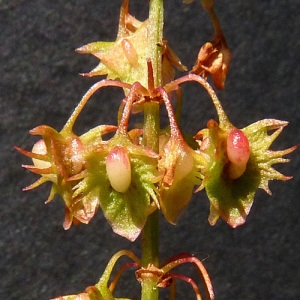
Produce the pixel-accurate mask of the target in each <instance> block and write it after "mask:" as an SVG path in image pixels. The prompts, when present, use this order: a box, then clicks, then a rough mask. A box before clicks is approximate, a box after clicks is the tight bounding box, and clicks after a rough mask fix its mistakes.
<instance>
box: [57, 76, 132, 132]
mask: <svg viewBox="0 0 300 300" xmlns="http://www.w3.org/2000/svg"><path fill="white" fill-rule="evenodd" d="M105 86H115V87H120V88H126V89H130V88H131V85H130V84H127V83H124V82H120V81H115V80H106V79H104V80H101V81H99V82H96V83H95V84H94V85H93V86H91V87H90V89H89V90H88V91H87V92H86V93H85V95H84V96H83V97H82V99H81V100H80V102H79V104H78V105H77V107H76V108H75V110H74V112H73V113H72V115H71V117H70V118H69V120H68V121H67V123H66V125H65V126H64V128H63V129H62V131H72V128H73V126H74V123H75V121H76V119H77V117H78V116H79V114H80V113H81V111H82V109H83V108H84V106H85V105H86V103H87V101H88V100H89V99H90V98H91V96H92V95H93V94H94V93H95V92H96V91H98V90H99V89H100V88H102V87H105Z"/></svg>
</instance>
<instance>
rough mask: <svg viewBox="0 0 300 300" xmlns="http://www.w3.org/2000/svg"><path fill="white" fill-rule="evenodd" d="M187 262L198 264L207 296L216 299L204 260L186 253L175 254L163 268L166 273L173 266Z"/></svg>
mask: <svg viewBox="0 0 300 300" xmlns="http://www.w3.org/2000/svg"><path fill="white" fill-rule="evenodd" d="M185 263H193V264H195V265H196V267H197V268H196V269H197V271H198V273H199V276H200V277H201V279H202V282H203V284H204V287H205V292H206V298H207V299H209V300H214V299H215V295H214V291H213V287H212V284H211V280H210V278H209V275H208V273H207V271H206V269H205V267H204V265H203V264H202V262H201V261H200V260H199V259H198V258H196V257H194V256H191V255H188V254H184V255H180V256H175V257H174V258H173V260H172V261H169V262H167V264H165V265H164V266H163V267H162V268H161V270H162V271H163V272H164V273H168V272H170V270H172V269H173V268H175V267H177V266H179V265H181V264H185Z"/></svg>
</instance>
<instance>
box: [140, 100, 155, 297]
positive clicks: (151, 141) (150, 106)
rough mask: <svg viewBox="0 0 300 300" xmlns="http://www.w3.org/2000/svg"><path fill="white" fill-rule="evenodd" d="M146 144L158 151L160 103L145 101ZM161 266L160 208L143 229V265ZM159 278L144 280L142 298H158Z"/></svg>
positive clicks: (149, 218)
mask: <svg viewBox="0 0 300 300" xmlns="http://www.w3.org/2000/svg"><path fill="white" fill-rule="evenodd" d="M144 116H145V120H144V144H145V146H147V147H150V148H152V149H153V150H154V151H157V152H158V146H159V145H158V137H159V104H158V103H155V102H152V103H151V102H150V103H145V107H144ZM150 264H153V265H154V266H156V267H158V266H159V214H158V210H156V211H155V212H154V213H152V214H151V215H149V216H148V219H147V222H146V224H145V226H144V228H143V231H142V267H144V268H146V267H147V266H148V265H150ZM156 285H157V278H155V277H154V278H152V277H149V278H146V279H144V280H143V282H142V295H141V299H142V300H156V299H158V288H157V286H156Z"/></svg>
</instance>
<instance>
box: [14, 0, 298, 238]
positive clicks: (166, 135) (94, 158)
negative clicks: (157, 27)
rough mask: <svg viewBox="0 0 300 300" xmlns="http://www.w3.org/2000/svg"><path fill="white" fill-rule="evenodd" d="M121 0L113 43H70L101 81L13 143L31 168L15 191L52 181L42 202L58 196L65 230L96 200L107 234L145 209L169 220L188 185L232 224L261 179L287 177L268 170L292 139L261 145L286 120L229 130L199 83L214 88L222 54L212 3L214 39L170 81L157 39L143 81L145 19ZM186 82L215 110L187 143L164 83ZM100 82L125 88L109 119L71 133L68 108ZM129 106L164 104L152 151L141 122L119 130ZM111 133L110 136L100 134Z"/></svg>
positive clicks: (170, 62) (242, 215)
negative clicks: (92, 59) (62, 114)
mask: <svg viewBox="0 0 300 300" xmlns="http://www.w3.org/2000/svg"><path fill="white" fill-rule="evenodd" d="M128 4H129V1H128V0H124V2H123V5H122V8H121V12H120V25H119V33H118V36H117V39H116V41H115V42H109V43H107V42H105V43H104V42H97V43H91V44H88V45H86V46H83V47H81V48H79V49H78V52H80V53H91V54H93V55H95V56H96V57H98V58H99V59H100V60H101V62H100V64H99V65H98V66H97V67H96V68H95V69H94V70H93V71H91V72H90V73H88V74H86V75H88V76H94V75H107V79H105V80H102V81H100V82H98V83H96V84H95V85H94V86H92V87H91V89H90V90H89V91H88V92H87V93H86V95H84V97H83V98H82V100H81V102H80V103H79V105H78V106H77V108H76V109H75V111H74V113H73V114H72V116H71V117H70V119H69V121H68V122H67V123H66V126H65V127H64V128H63V129H62V130H61V131H60V132H58V131H56V130H55V129H53V128H51V127H49V126H45V125H44V126H39V127H37V128H35V129H33V130H31V132H30V133H31V134H33V135H39V136H41V139H40V140H39V141H38V142H37V143H36V144H35V145H34V147H33V149H32V151H26V150H23V149H20V148H18V147H16V148H17V149H18V150H19V151H20V152H21V153H23V154H25V155H26V156H29V157H30V158H32V160H33V165H24V167H25V168H27V169H28V170H30V171H32V172H34V173H37V174H39V175H41V177H40V178H39V179H38V180H37V181H36V182H35V183H33V184H32V185H30V186H29V187H27V188H25V190H30V189H32V188H35V187H37V186H39V185H41V184H43V183H44V182H47V181H50V182H51V183H52V188H51V191H50V195H49V197H48V200H47V201H46V202H47V203H48V202H50V201H51V200H52V199H53V197H54V195H55V194H59V195H60V196H61V198H62V199H63V201H64V203H65V206H66V215H65V221H64V224H63V226H64V228H65V229H68V228H70V226H71V224H72V223H85V224H87V223H89V222H90V220H91V219H92V218H93V216H94V214H95V212H96V210H97V209H98V207H101V209H102V211H103V213H104V215H105V217H106V219H107V220H108V222H109V223H110V225H111V227H112V229H113V230H114V232H116V233H117V234H119V235H121V236H124V237H126V238H128V239H129V240H131V241H133V240H135V239H136V238H137V237H138V236H139V234H140V232H141V230H142V229H143V227H144V225H145V222H146V220H147V217H148V215H149V214H151V213H152V212H153V211H155V210H157V209H160V210H161V211H162V213H163V215H164V216H165V218H166V219H167V220H168V221H169V222H170V223H172V224H176V223H177V221H178V219H179V218H180V216H181V214H182V213H183V211H184V210H185V209H186V207H187V205H188V203H189V201H190V199H191V197H192V194H193V192H197V191H200V190H202V189H205V191H206V193H207V196H208V198H209V201H210V215H209V222H210V224H212V225H213V224H215V223H216V221H217V219H218V218H219V217H221V218H222V219H224V220H225V221H226V222H227V223H228V224H229V225H231V226H232V227H236V226H239V225H241V224H243V223H244V222H245V220H246V217H247V215H248V214H249V211H250V208H251V206H252V203H253V199H254V196H255V193H256V191H257V189H258V188H262V189H264V190H265V191H266V192H268V193H269V194H270V190H269V187H268V182H269V181H270V180H274V179H277V180H287V179H290V178H291V177H287V176H284V175H282V174H280V173H279V172H277V171H276V170H275V169H274V168H273V164H276V163H283V162H287V161H288V159H286V158H284V156H285V155H287V154H289V153H290V152H292V151H293V150H294V149H295V148H296V146H295V147H291V148H289V149H286V150H282V151H272V150H270V149H269V148H270V146H271V144H272V143H273V141H274V140H275V139H276V137H277V136H278V135H279V134H280V132H281V131H282V129H283V128H284V127H285V126H286V125H287V122H283V121H279V120H273V119H265V120H262V121H258V122H256V123H254V124H251V125H249V126H247V127H246V128H243V129H238V128H236V127H234V126H233V125H232V124H231V123H230V122H229V120H228V119H227V116H226V114H225V112H224V110H223V108H222V106H221V104H220V102H219V100H218V98H217V96H216V94H215V92H214V91H213V89H212V87H211V86H210V85H209V84H208V82H207V81H206V79H207V75H208V74H211V76H212V79H213V82H214V84H215V85H216V87H217V88H223V87H224V81H225V77H226V73H227V70H228V66H229V63H230V59H231V54H230V50H229V49H228V47H227V45H226V41H225V39H224V37H223V34H222V32H221V30H220V27H219V23H218V21H217V19H216V17H215V15H214V13H213V11H212V4H213V2H212V1H204V0H203V5H204V6H205V9H207V10H208V11H209V12H210V14H211V17H212V20H213V24H214V27H215V30H216V37H215V38H214V39H213V41H212V42H211V43H206V44H205V45H204V46H203V47H202V48H201V50H200V52H199V55H198V60H197V62H196V64H195V66H194V68H193V69H192V70H191V72H190V74H189V75H186V76H183V77H181V78H179V79H176V80H174V68H173V67H177V68H179V69H182V70H185V67H184V66H183V65H182V64H181V62H180V60H179V59H178V57H177V56H176V54H175V53H174V52H173V51H172V50H171V49H170V47H169V46H168V44H167V42H166V41H162V43H161V44H157V47H158V48H159V49H160V50H161V53H162V56H161V58H162V61H161V64H162V69H161V74H160V75H161V77H162V78H163V80H161V82H162V85H161V86H160V87H156V86H154V84H153V77H154V76H153V70H152V67H151V61H149V59H148V58H147V57H146V52H145V49H146V48H147V44H148V43H149V41H148V36H147V32H149V30H150V28H149V27H148V26H149V22H148V20H146V21H144V22H140V21H138V20H137V19H135V18H134V17H133V16H131V15H130V14H129V13H128ZM111 79H113V80H111ZM186 81H196V82H198V83H200V84H201V85H203V87H204V88H205V89H206V90H207V91H208V93H209V94H210V96H211V98H212V101H213V103H214V105H215V107H216V110H217V113H218V116H219V123H218V122H216V121H213V120H210V121H209V122H208V123H207V128H205V129H202V130H200V131H199V132H198V133H197V134H196V135H195V141H194V145H196V146H191V145H189V144H188V143H187V142H186V141H185V139H184V137H183V135H182V133H181V132H180V130H179V127H178V125H177V121H176V117H175V112H174V111H173V104H172V103H171V102H172V101H171V99H173V98H174V94H175V93H174V91H179V85H180V84H181V83H183V82H186ZM105 86H117V87H121V88H123V89H124V90H125V94H126V96H125V98H124V99H123V100H122V102H121V105H120V110H119V118H118V126H112V125H100V126H98V127H96V128H93V129H91V130H89V131H88V132H87V133H85V134H83V135H81V136H77V135H76V134H74V133H73V130H72V127H73V124H74V122H75V120H76V118H77V116H78V115H79V113H80V112H81V110H82V108H83V106H84V105H85V103H86V102H87V101H88V99H89V98H90V97H91V96H92V94H93V93H94V92H95V91H96V90H98V89H99V88H102V87H105ZM178 94H180V93H178ZM178 102H180V101H178ZM136 104H138V105H139V107H140V109H139V111H143V109H144V106H145V105H150V106H151V105H153V106H155V107H160V106H161V105H164V106H165V108H166V110H167V113H168V118H169V124H170V126H169V127H168V128H165V129H161V128H156V127H155V126H154V127H155V129H154V130H152V133H151V134H152V135H155V136H156V138H157V140H158V141H159V145H157V147H156V149H154V148H155V147H152V148H150V147H149V146H148V147H147V146H146V145H147V142H146V140H148V139H151V138H152V136H151V134H150V136H149V133H148V131H147V129H146V128H144V129H140V128H135V129H132V130H128V126H129V125H128V123H129V117H130V115H131V113H132V112H133V111H134V112H136V111H137V110H135V109H134V107H136ZM151 119H154V116H151V118H150V120H151ZM152 125H153V124H152ZM114 131H115V133H114V135H113V136H112V137H111V138H109V139H108V140H104V139H103V136H104V135H105V134H107V133H112V132H114ZM270 131H272V133H271V134H269V132H270Z"/></svg>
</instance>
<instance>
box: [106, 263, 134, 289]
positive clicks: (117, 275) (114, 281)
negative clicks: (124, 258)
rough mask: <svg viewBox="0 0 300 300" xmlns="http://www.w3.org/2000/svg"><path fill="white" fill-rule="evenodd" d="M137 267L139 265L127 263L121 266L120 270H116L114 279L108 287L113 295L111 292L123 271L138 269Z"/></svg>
mask: <svg viewBox="0 0 300 300" xmlns="http://www.w3.org/2000/svg"><path fill="white" fill-rule="evenodd" d="M138 267H139V265H138V264H137V263H136V262H128V263H126V264H125V265H123V266H122V268H121V269H119V270H118V272H117V274H116V276H115V277H114V279H113V280H112V281H111V283H110V285H109V290H110V291H111V292H112V293H113V291H114V290H115V287H116V285H117V283H118V281H119V279H120V277H121V276H122V274H123V273H124V271H126V270H127V269H129V268H138Z"/></svg>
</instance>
